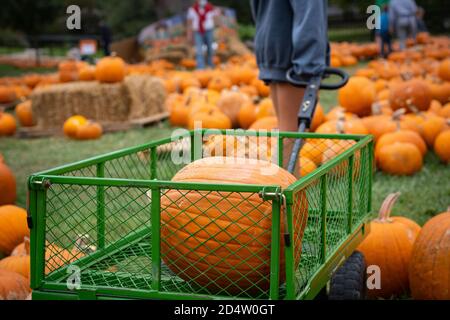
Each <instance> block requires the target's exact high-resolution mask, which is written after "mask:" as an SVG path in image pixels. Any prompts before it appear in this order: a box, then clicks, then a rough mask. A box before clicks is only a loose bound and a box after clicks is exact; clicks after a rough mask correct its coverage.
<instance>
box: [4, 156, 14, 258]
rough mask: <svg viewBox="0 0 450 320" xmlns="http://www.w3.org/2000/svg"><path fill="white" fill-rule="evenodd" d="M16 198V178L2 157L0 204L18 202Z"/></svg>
mask: <svg viewBox="0 0 450 320" xmlns="http://www.w3.org/2000/svg"><path fill="white" fill-rule="evenodd" d="M0 158H1V156H0ZM16 198H17V193H16V178H15V177H14V174H13V173H12V171H11V169H10V168H9V167H8V166H7V165H6V164H5V163H4V162H3V159H0V206H2V205H5V204H13V203H15V202H16ZM0 237H1V235H0ZM0 251H1V250H0Z"/></svg>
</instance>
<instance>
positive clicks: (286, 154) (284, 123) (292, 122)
mask: <svg viewBox="0 0 450 320" xmlns="http://www.w3.org/2000/svg"><path fill="white" fill-rule="evenodd" d="M270 90H271V96H272V100H273V103H274V108H275V112H276V114H277V118H278V128H279V129H280V131H281V132H283V131H287V132H297V130H298V125H299V123H298V112H299V110H300V104H301V102H302V101H303V95H304V93H305V91H304V89H303V88H298V87H294V86H293V85H291V84H289V83H272V84H271V85H270ZM293 145H294V140H292V139H286V140H285V141H284V145H283V167H284V168H287V165H288V163H289V159H290V156H291V153H292V148H293ZM298 165H299V164H298V163H297V166H296V168H295V174H297V173H298V172H299V166H298Z"/></svg>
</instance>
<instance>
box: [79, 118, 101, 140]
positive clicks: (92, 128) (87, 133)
mask: <svg viewBox="0 0 450 320" xmlns="http://www.w3.org/2000/svg"><path fill="white" fill-rule="evenodd" d="M102 134H103V128H102V126H101V125H100V124H99V123H97V122H93V121H88V122H86V124H84V125H81V126H80V127H78V130H77V133H76V138H77V139H79V140H95V139H99V138H100V137H101V136H102Z"/></svg>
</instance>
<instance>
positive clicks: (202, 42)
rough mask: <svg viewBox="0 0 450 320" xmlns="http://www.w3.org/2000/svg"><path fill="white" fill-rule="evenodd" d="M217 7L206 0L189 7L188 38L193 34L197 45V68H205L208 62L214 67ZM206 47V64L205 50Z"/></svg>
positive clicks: (199, 0)
mask: <svg viewBox="0 0 450 320" xmlns="http://www.w3.org/2000/svg"><path fill="white" fill-rule="evenodd" d="M215 16H216V9H215V8H214V6H213V5H212V4H211V3H209V2H208V1H206V0H198V1H196V2H195V4H194V5H193V6H192V7H191V8H189V10H188V14H187V20H188V26H187V30H188V39H190V40H191V39H192V35H193V38H194V42H195V47H196V60H197V68H198V69H204V68H205V65H206V64H207V65H208V66H209V67H211V68H212V67H213V55H214V50H213V43H214V25H215V23H214V18H215ZM205 47H206V64H205V50H204V48H205Z"/></svg>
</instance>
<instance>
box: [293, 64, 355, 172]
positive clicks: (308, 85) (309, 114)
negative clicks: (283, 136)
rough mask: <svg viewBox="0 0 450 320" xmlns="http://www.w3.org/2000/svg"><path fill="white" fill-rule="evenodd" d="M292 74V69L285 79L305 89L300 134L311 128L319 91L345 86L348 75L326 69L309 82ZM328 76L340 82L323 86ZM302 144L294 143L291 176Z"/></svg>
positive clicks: (299, 115)
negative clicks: (323, 80)
mask: <svg viewBox="0 0 450 320" xmlns="http://www.w3.org/2000/svg"><path fill="white" fill-rule="evenodd" d="M294 72H295V71H294V68H291V69H289V70H288V71H287V73H286V79H287V80H288V81H289V82H290V83H291V84H293V85H295V86H300V87H305V94H304V96H303V101H302V104H301V105H300V111H299V113H298V132H300V133H301V132H305V131H307V130H308V129H309V128H310V127H311V122H312V119H313V118H314V113H315V111H316V107H317V102H318V92H319V89H325V90H336V89H339V88H341V87H343V86H345V85H346V84H347V82H348V80H349V75H348V74H347V73H346V72H345V71H342V70H339V69H336V68H330V67H327V68H326V69H325V71H324V73H323V74H319V75H316V76H313V77H310V78H309V80H308V81H306V80H305V79H299V78H297V79H295V75H294ZM330 75H337V76H339V77H340V78H341V81H340V82H337V83H334V84H323V83H322V79H323V78H327V77H329V76H330ZM303 144H304V139H296V140H295V142H294V146H293V148H292V153H291V156H290V158H289V163H288V171H289V172H290V173H292V174H294V171H295V165H296V164H297V161H298V155H299V153H300V150H301V148H302V147H303Z"/></svg>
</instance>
